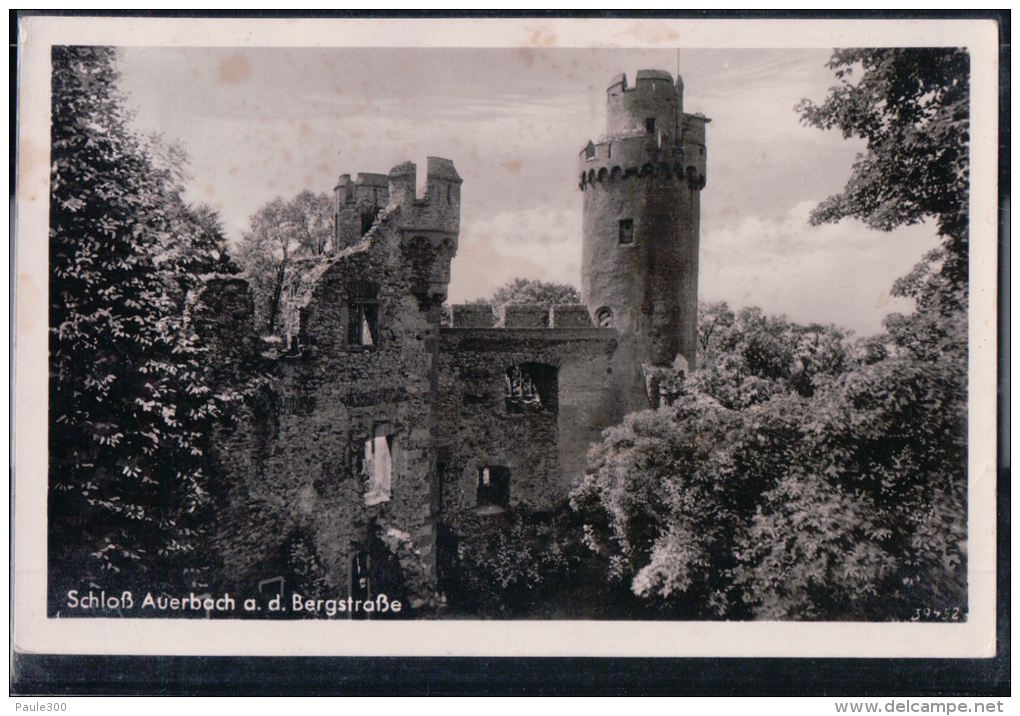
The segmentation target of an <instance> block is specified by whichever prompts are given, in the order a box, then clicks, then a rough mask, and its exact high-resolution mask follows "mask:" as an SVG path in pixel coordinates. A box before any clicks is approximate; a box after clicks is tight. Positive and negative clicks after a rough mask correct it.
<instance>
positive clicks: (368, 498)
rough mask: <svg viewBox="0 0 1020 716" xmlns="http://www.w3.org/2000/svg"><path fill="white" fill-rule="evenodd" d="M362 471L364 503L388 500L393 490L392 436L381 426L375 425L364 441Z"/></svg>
mask: <svg viewBox="0 0 1020 716" xmlns="http://www.w3.org/2000/svg"><path fill="white" fill-rule="evenodd" d="M362 471H363V473H364V477H365V481H366V489H365V504H366V505H378V504H380V503H382V502H389V501H390V496H391V495H392V492H393V436H392V435H389V434H388V433H387V431H386V429H385V427H383V426H378V427H376V429H375V431H374V433H373V435H372V438H371V439H369V440H366V441H365V457H364V461H363V462H362Z"/></svg>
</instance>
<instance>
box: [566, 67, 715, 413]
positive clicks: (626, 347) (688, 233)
mask: <svg viewBox="0 0 1020 716" xmlns="http://www.w3.org/2000/svg"><path fill="white" fill-rule="evenodd" d="M606 105H607V112H606V134H605V135H604V136H602V137H599V139H598V142H593V141H589V142H588V144H587V145H586V146H585V148H584V149H582V150H581V152H580V156H579V157H578V164H579V172H580V173H579V186H580V188H581V190H582V192H583V194H584V214H583V244H582V247H583V248H582V259H581V260H582V280H581V296H582V300H583V301H584V303H585V304H586V305H587V306H588V310H589V311H590V312H591V315H592V317H593V318H594V320H595V323H596V324H597V325H600V326H606V325H611V326H613V327H615V328H616V329H617V331H618V332H619V334H620V350H618V351H617V353H616V355H615V357H614V363H615V365H614V366H613V373H612V381H613V384H614V385H613V390H614V394H615V395H614V400H615V403H616V406H615V411H614V412H615V413H616V415H615V417H616V418H619V417H622V415H623V414H625V413H627V412H631V411H633V410H638V409H642V408H646V407H648V406H649V404H650V402H651V401H649V398H648V395H647V391H646V387H647V386H646V380H645V375H644V374H645V373H646V372H647V370H648V367H656V366H660V367H664V366H671V365H672V364H673V363H674V361H675V360H676V357H677V356H678V355H680V356H683V358H684V359H685V360H686V362H687V364H688V365H690V366H693V365H694V363H695V352H696V345H697V304H698V242H699V228H698V227H699V222H700V192H701V189H703V188H704V186H705V184H706V162H707V151H706V147H705V124H706V123H707V122H708V121H709V120H708V119H707V118H706V117H704V116H702V115H696V114H687V113H685V112H684V111H683V81H682V80H681V79H680V78H679V77H677V78H676V80H675V81H674V79H673V77H672V76H671V75H670V74H669V73H668V72H664V71H662V70H640V71H639V72H638V73H637V76H636V78H635V82H634V86H633V87H630V86H629V85H628V83H627V77H626V75H622V74H621V75H618V76H617V77H615V78H613V80H612V81H611V82H610V84H609V87H608V89H607V90H606Z"/></svg>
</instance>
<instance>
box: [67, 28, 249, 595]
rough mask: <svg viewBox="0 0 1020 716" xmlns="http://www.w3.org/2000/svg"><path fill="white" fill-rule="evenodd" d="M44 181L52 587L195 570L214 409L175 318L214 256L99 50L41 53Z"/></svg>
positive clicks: (205, 215)
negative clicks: (46, 102)
mask: <svg viewBox="0 0 1020 716" xmlns="http://www.w3.org/2000/svg"><path fill="white" fill-rule="evenodd" d="M52 60H53V80H52V82H53V108H52V109H53V113H52V129H51V133H52V134H51V139H52V165H51V175H50V191H51V195H50V251H49V260H50V286H49V288H50V291H49V296H50V299H49V315H50V346H49V347H50V366H49V367H50V436H49V456H50V457H49V460H50V461H49V471H50V481H49V485H50V492H49V560H50V561H49V575H50V590H51V595H54V596H55V595H58V594H60V593H61V592H62V591H63V590H65V589H67V588H77V587H82V586H84V585H89V584H95V585H97V586H101V587H105V588H116V587H117V586H125V587H127V586H131V587H133V588H140V587H142V586H160V585H174V586H176V587H177V588H180V587H181V586H182V585H186V584H194V583H196V582H198V581H200V580H201V579H202V569H203V568H204V567H205V566H207V565H206V564H205V563H204V561H203V554H202V553H201V550H200V549H199V547H200V545H201V541H202V539H203V535H204V529H205V520H206V517H207V515H206V509H207V508H208V505H209V499H208V489H207V480H208V477H209V469H210V461H209V457H208V452H207V444H206V439H207V435H208V434H209V432H210V431H211V429H212V427H213V426H214V425H215V423H216V421H217V418H218V415H219V414H220V413H221V411H222V408H223V405H224V404H225V403H226V402H230V401H232V400H233V399H234V397H233V396H232V395H230V394H228V393H225V392H217V391H216V390H215V388H214V386H212V385H211V384H210V383H209V381H208V379H207V373H206V367H205V365H204V355H205V353H206V349H205V347H204V346H203V345H202V344H201V342H200V340H199V339H198V337H197V336H196V335H195V334H194V333H193V332H192V331H191V330H190V328H189V326H188V324H187V320H186V310H185V309H186V303H187V296H188V292H189V291H190V290H191V289H193V288H195V287H197V286H198V285H199V283H200V280H201V279H200V276H201V274H202V273H206V272H208V271H212V270H216V269H217V267H220V266H223V265H225V261H226V259H225V255H224V254H223V253H222V251H221V250H222V232H221V231H220V230H219V229H218V222H217V221H216V220H214V217H213V216H212V214H211V213H210V212H209V211H208V210H206V209H202V208H196V207H190V206H188V205H187V204H186V203H185V202H184V201H183V200H182V198H181V186H180V184H179V182H178V180H177V179H176V176H177V173H178V171H179V170H180V168H181V166H180V154H179V153H178V152H172V153H170V156H171V157H172V160H171V161H170V162H169V163H168V162H166V161H164V160H163V159H165V157H162V154H166V153H165V152H162V153H161V147H159V146H158V145H157V144H156V143H155V142H153V141H151V140H150V141H148V142H143V141H142V140H140V139H139V138H138V137H137V136H136V135H134V134H133V133H132V132H131V131H130V130H129V129H128V128H127V126H126V124H125V120H124V115H123V110H122V100H121V97H120V95H119V94H118V92H117V90H116V80H117V74H116V71H115V69H114V61H115V56H114V52H113V51H112V50H111V49H108V48H101V47H54V48H53V54H52Z"/></svg>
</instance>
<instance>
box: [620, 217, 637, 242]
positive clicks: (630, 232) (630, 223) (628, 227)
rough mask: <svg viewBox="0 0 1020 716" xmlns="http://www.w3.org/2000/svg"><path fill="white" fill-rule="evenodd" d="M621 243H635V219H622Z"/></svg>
mask: <svg viewBox="0 0 1020 716" xmlns="http://www.w3.org/2000/svg"><path fill="white" fill-rule="evenodd" d="M620 243H621V244H633V243H634V220H633V219H620Z"/></svg>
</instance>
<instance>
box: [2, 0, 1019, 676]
mask: <svg viewBox="0 0 1020 716" xmlns="http://www.w3.org/2000/svg"><path fill="white" fill-rule="evenodd" d="M18 41H19V48H18V49H19V54H18V60H19V69H18V79H19V85H18V91H19V94H18V128H17V138H18V146H17V151H18V174H17V182H18V184H17V204H16V223H15V224H14V226H15V241H16V244H15V247H16V253H15V256H16V270H17V273H16V280H17V294H16V297H17V321H16V326H15V339H16V363H15V388H16V412H15V416H14V419H15V424H14V434H15V462H14V466H15V469H14V488H13V489H14V493H13V494H14V503H13V504H14V510H13V519H14V531H13V534H14V547H13V559H14V568H13V575H14V576H13V578H14V587H13V595H14V607H13V613H14V622H13V624H14V626H13V629H14V631H13V644H14V648H15V649H16V650H18V651H21V652H31V653H53V654H182V655H323V656H330V655H405V656H418V655H466V656H482V655H496V656H506V655H516V656H745V657H746V656H832V657H836V656H861V657H863V656H869V657H987V656H993V655H994V654H995V649H996V643H995V633H996V632H995V626H996V622H995V608H996V591H995V577H996V553H995V545H996V529H995V525H996V521H995V519H996V486H995V479H996V472H995V466H996V462H995V456H996V425H997V421H996V387H997V384H996V356H997V345H996V316H997V313H996V311H997V293H996V276H997V269H998V267H997V259H996V251H997V248H996V247H997V230H998V218H997V217H998V210H999V207H998V194H997V188H996V187H997V159H998V136H999V135H998V104H997V103H998V82H999V67H998V52H999V44H998V43H999V39H998V28H997V25H996V23H995V22H994V21H992V20H883V19H875V20H855V21H852V22H851V21H846V20H769V19H753V20H752V19H728V20H726V19H723V20H685V19H677V20H669V19H654V20H649V19H641V20H599V19H584V20H581V19H558V20H546V19H541V20H540V19H534V20H528V19H480V18H474V19H472V18H463V19H294V20H270V19H243V18H239V19H208V18H206V19H153V18H132V17H105V18H89V17H46V16H33V17H24V18H22V19H21V21H20V23H19V38H18Z"/></svg>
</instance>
